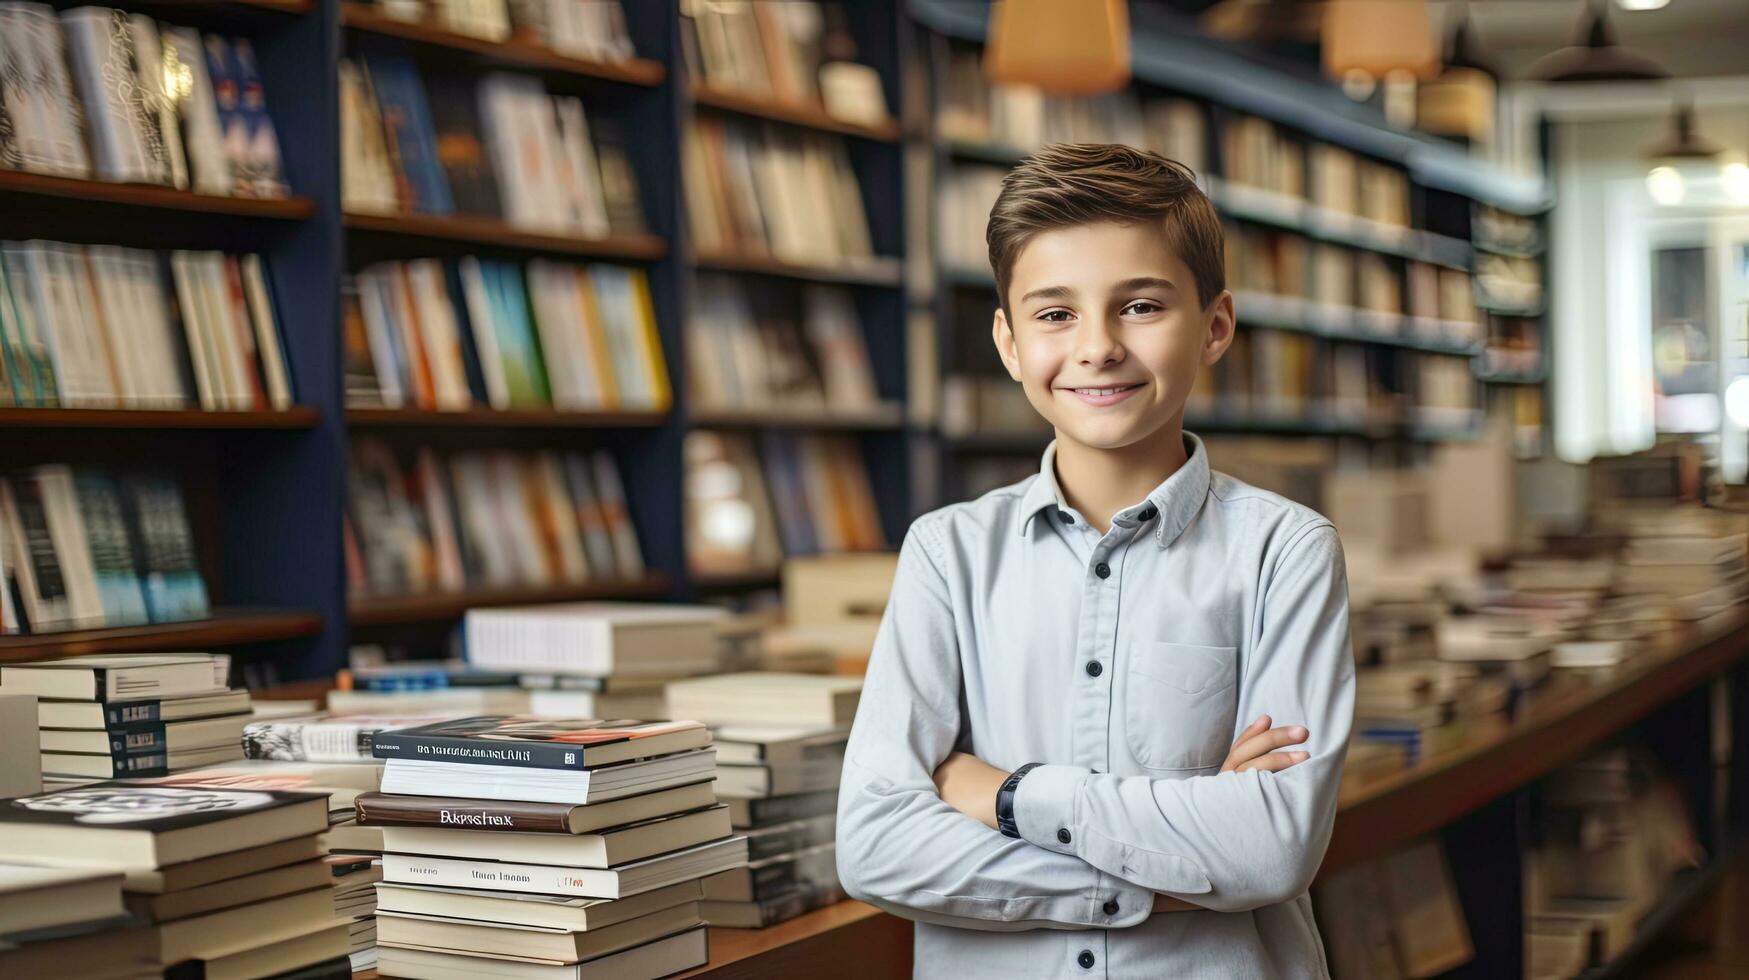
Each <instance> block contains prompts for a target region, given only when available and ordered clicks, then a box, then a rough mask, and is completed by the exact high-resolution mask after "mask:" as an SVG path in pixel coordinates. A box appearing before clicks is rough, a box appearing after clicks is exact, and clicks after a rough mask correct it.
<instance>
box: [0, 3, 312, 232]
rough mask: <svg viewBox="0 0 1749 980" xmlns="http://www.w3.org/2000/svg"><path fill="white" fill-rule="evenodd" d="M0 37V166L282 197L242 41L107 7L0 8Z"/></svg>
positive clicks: (250, 54) (271, 138)
mask: <svg viewBox="0 0 1749 980" xmlns="http://www.w3.org/2000/svg"><path fill="white" fill-rule="evenodd" d="M0 39H3V40H0V75H5V76H6V77H7V78H10V79H14V80H15V82H14V83H13V87H12V92H11V94H10V95H9V96H8V98H7V100H6V101H7V103H8V106H7V115H8V116H9V123H10V125H8V126H6V127H4V135H3V136H0V148H3V149H4V151H5V152H0V167H7V168H13V169H19V170H28V171H32V172H35V173H42V174H54V175H57V176H62V177H87V178H88V177H95V178H97V179H100V180H111V181H118V182H124V183H136V184H160V185H166V186H170V187H177V188H183V189H192V190H195V191H199V192H201V193H204V194H226V195H234V196H237V197H270V198H279V197H285V196H286V194H287V192H288V189H287V187H286V183H285V177H284V174H283V172H282V167H281V160H280V152H279V140H278V137H277V136H276V135H275V133H274V128H273V120H272V118H271V117H270V116H269V115H268V111H267V96H266V92H265V91H264V89H263V87H262V84H261V74H260V72H259V71H258V70H257V68H256V60H255V51H254V49H253V48H252V47H251V45H250V43H249V42H248V41H246V40H244V39H242V38H225V37H220V36H217V35H210V34H209V35H206V36H205V37H202V35H201V34H200V32H199V31H196V30H194V29H192V28H186V27H172V26H170V25H168V24H161V23H159V22H158V21H155V20H153V19H152V18H151V17H150V16H147V15H145V14H129V13H127V12H125V11H121V10H112V9H109V8H107V7H80V8H77V9H74V10H66V11H61V12H60V14H59V16H57V15H56V11H55V8H53V7H51V6H49V5H47V4H40V3H7V4H5V5H3V6H0ZM24 79H29V80H30V83H31V84H30V86H29V88H28V90H27V89H26V88H25V87H24V83H23V80H24ZM167 81H168V82H170V83H171V85H170V86H169V87H170V88H172V89H173V91H167V90H166V88H167V86H166V82H167ZM19 100H24V101H23V105H22V106H21V105H20V102H19Z"/></svg>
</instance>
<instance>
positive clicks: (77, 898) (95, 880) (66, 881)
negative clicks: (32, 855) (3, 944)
mask: <svg viewBox="0 0 1749 980" xmlns="http://www.w3.org/2000/svg"><path fill="white" fill-rule="evenodd" d="M121 883H122V876H121V875H120V874H117V873H115V872H111V871H107V870H95V871H86V870H76V869H67V868H40V867H29V866H26V865H22V864H0V925H3V926H4V928H5V932H6V933H7V934H13V933H22V932H32V931H35V930H38V929H49V928H53V927H56V926H64V925H71V924H73V923H76V922H96V921H100V920H103V919H113V918H116V917H117V916H120V915H123V914H124V913H125V912H126V909H124V908H123V907H122V896H121Z"/></svg>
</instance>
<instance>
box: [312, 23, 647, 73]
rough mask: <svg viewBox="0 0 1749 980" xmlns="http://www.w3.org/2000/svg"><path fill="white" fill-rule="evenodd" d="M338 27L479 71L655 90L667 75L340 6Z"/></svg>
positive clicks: (641, 65) (642, 65)
mask: <svg viewBox="0 0 1749 980" xmlns="http://www.w3.org/2000/svg"><path fill="white" fill-rule="evenodd" d="M340 22H341V23H342V24H343V25H345V26H346V28H347V29H348V30H351V31H358V32H362V33H366V34H374V35H377V36H379V37H385V38H394V39H396V40H398V41H400V42H402V43H404V44H409V45H414V46H417V47H419V48H422V49H424V50H425V51H427V52H445V53H449V54H452V55H460V56H462V57H463V60H465V61H467V62H469V63H472V64H477V65H488V66H502V67H506V68H522V69H525V70H532V71H536V72H540V73H543V74H546V75H560V76H570V77H575V78H591V79H599V80H602V81H609V82H619V83H622V84H625V85H639V86H643V87H646V88H652V87H655V86H657V85H661V84H662V80H663V79H664V78H665V77H666V76H667V70H666V69H664V68H663V67H662V64H661V62H657V61H651V60H649V59H648V58H632V59H629V60H627V61H595V60H593V59H589V58H576V57H572V56H571V55H567V54H560V53H559V52H557V51H554V50H553V49H552V48H549V47H547V46H546V45H544V44H536V43H531V42H529V41H523V40H516V39H512V40H508V41H489V40H486V39H485V38H478V37H473V36H471V35H468V34H458V33H456V32H454V31H450V30H445V29H444V28H441V27H436V26H433V25H430V24H423V23H409V22H408V21H404V20H396V19H395V18H393V17H387V16H384V15H382V14H379V13H377V12H376V11H374V10H371V9H369V8H367V7H365V6H363V5H361V4H357V3H342V4H341V5H340Z"/></svg>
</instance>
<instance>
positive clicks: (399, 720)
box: [242, 715, 433, 762]
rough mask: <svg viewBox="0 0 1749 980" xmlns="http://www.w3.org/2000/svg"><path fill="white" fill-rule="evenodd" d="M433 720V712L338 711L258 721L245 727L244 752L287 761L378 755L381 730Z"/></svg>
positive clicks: (262, 757)
mask: <svg viewBox="0 0 1749 980" xmlns="http://www.w3.org/2000/svg"><path fill="white" fill-rule="evenodd" d="M431 720H433V718H432V716H431V715H413V716H407V717H375V716H370V715H338V716H329V717H323V718H287V719H281V720H275V721H257V722H252V723H250V724H249V725H248V726H247V727H245V728H244V729H243V732H242V739H243V755H244V757H245V758H249V759H272V760H279V761H284V762H352V761H358V760H365V759H371V758H375V756H374V755H373V754H372V752H371V750H372V747H373V745H374V740H375V738H376V736H377V734H378V733H379V732H383V731H388V730H391V729H398V728H406V727H408V726H410V725H416V724H418V723H420V722H429V721H431Z"/></svg>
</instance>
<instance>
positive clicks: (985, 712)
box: [838, 145, 1354, 978]
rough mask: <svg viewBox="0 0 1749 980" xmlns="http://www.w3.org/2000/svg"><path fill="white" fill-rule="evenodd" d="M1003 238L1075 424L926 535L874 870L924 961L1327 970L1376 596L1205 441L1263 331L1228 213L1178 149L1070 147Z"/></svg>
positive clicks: (924, 526)
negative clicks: (1351, 605)
mask: <svg viewBox="0 0 1749 980" xmlns="http://www.w3.org/2000/svg"><path fill="white" fill-rule="evenodd" d="M987 238H988V241H989V245H990V263H991V266H992V267H993V269H994V271H995V275H996V283H997V291H998V295H999V298H1000V308H999V309H998V310H997V311H996V313H995V316H994V323H993V327H992V333H993V336H994V339H995V343H996V350H997V352H998V353H999V354H1000V355H1001V358H1002V363H1003V364H1004V365H1005V366H1006V367H1007V369H1008V373H1009V374H1010V375H1011V376H1012V377H1013V378H1014V379H1015V380H1016V381H1018V382H1019V383H1020V385H1021V386H1022V388H1023V389H1024V391H1025V393H1026V397H1027V400H1028V401H1029V402H1030V403H1031V404H1032V406H1033V407H1034V408H1035V409H1036V410H1037V411H1038V412H1039V414H1041V415H1043V416H1044V417H1045V418H1046V419H1047V420H1048V421H1049V422H1050V423H1051V425H1052V426H1053V427H1054V428H1055V430H1056V439H1055V441H1054V442H1053V443H1052V444H1051V446H1050V447H1049V448H1047V449H1046V450H1045V453H1044V458H1043V460H1042V462H1041V464H1040V467H1039V472H1038V474H1037V475H1035V476H1032V477H1029V478H1027V479H1026V480H1023V481H1022V482H1020V483H1018V484H1015V485H1013V486H1010V487H1005V488H1003V489H1000V490H996V491H993V492H991V493H989V494H986V495H985V496H983V497H981V498H979V499H978V500H975V501H971V502H968V503H963V504H956V505H953V506H950V507H946V508H943V509H942V510H939V511H936V512H934V513H931V514H927V515H925V516H923V517H921V518H919V519H918V520H917V521H916V522H915V523H914V524H913V525H912V527H911V530H910V533H909V534H908V535H907V536H906V538H905V543H904V546H903V547H902V549H901V550H900V554H899V568H898V574H897V576H896V579H895V581H894V585H893V592H892V597H891V599H890V601H889V605H888V607H887V611H886V617H885V619H884V620H883V622H882V625H881V629H880V632H879V635H878V637H877V639H876V641H875V648H874V653H873V656H872V658H871V660H870V663H869V671H868V678H867V682H866V685H865V687H864V690H863V696H862V702H861V706H860V708H859V709H858V711H857V716H856V722H855V725H854V727H853V729H852V732H851V737H850V745H849V748H848V751H847V755H846V760H845V767H844V782H843V786H842V789H841V792H840V795H839V805H838V868H839V874H840V877H841V878H842V880H843V882H844V886H845V889H846V890H847V891H848V892H849V893H850V894H851V895H853V896H855V897H857V898H861V899H863V900H865V901H869V902H873V903H875V904H876V905H879V906H881V907H883V908H885V909H888V910H890V911H892V912H894V913H896V914H898V915H902V916H904V917H906V918H909V919H913V920H915V921H916V923H917V926H916V949H915V953H916V958H915V964H916V973H917V975H918V976H929V977H937V976H939V977H955V978H964V977H984V976H989V977H1064V976H1067V977H1074V976H1098V977H1246V978H1252V977H1325V976H1328V970H1327V968H1326V966H1325V963H1324V955H1323V947H1322V944H1321V942H1320V940H1319V937H1318V932H1317V927H1316V925H1315V923H1314V922H1313V918H1312V907H1311V901H1310V898H1309V896H1308V894H1307V889H1308V887H1309V885H1310V883H1311V880H1312V877H1313V875H1314V874H1315V873H1316V871H1317V868H1318V864H1319V862H1320V861H1321V859H1322V857H1323V853H1324V848H1325V846H1326V844H1327V843H1328V841H1329V836H1330V828H1331V824H1332V822H1333V819H1334V814H1335V809H1336V789H1337V782H1338V780H1339V778H1340V776H1341V770H1342V756H1343V750H1344V747H1345V745H1346V743H1347V740H1348V733H1349V728H1350V724H1351V716H1352V709H1353V696H1354V669H1353V659H1352V656H1351V653H1350V648H1349V635H1348V600H1347V585H1346V581H1345V579H1344V573H1343V561H1342V551H1341V545H1340V543H1339V542H1338V540H1337V537H1336V533H1335V530H1334V528H1333V527H1332V526H1331V525H1330V523H1329V522H1328V521H1326V520H1325V519H1323V518H1322V517H1320V516H1318V515H1317V514H1316V513H1314V512H1312V511H1311V510H1309V509H1307V508H1305V507H1302V506H1300V505H1298V504H1295V503H1292V502H1289V501H1287V500H1285V499H1283V498H1281V497H1278V496H1276V495H1274V494H1271V493H1267V492H1264V491H1262V490H1258V489H1255V488H1252V487H1249V486H1246V485H1245V484H1243V483H1240V482H1239V481H1237V480H1234V479H1232V478H1230V477H1227V476H1225V475H1223V474H1219V473H1214V472H1211V470H1210V469H1209V461H1208V457H1207V452H1206V450H1205V449H1204V447H1203V445H1202V442H1201V441H1200V440H1198V439H1197V438H1196V437H1195V436H1194V435H1191V434H1189V433H1187V432H1185V431H1184V430H1183V422H1184V404H1185V400H1186V398H1187V396H1188V395H1189V394H1190V389H1191V385H1192V383H1193V382H1194V380H1195V378H1196V375H1197V372H1198V371H1199V369H1201V368H1202V367H1203V366H1205V365H1211V364H1214V363H1215V362H1216V361H1218V360H1219V359H1220V357H1221V355H1222V354H1223V353H1224V352H1225V351H1226V349H1227V346H1228V345H1229V344H1230V343H1231V342H1232V338H1233V330H1234V319H1233V302H1232V296H1231V294H1229V293H1228V292H1227V291H1226V290H1225V288H1224V284H1225V277H1224V273H1223V270H1222V259H1223V251H1222V243H1221V226H1220V221H1219V219H1218V218H1217V217H1216V216H1215V213H1214V210H1213V208H1212V206H1211V205H1210V204H1209V201H1208V198H1207V197H1205V196H1204V195H1203V193H1202V192H1201V191H1200V190H1199V189H1198V188H1197V186H1196V184H1195V181H1194V179H1193V177H1192V176H1191V174H1190V172H1189V171H1187V170H1186V169H1185V168H1183V167H1181V166H1179V165H1178V164H1175V163H1172V162H1170V161H1167V160H1164V159H1162V158H1160V157H1158V156H1155V155H1153V154H1149V153H1144V152H1141V151H1138V150H1134V149H1130V148H1128V147H1123V146H1106V145H1073V146H1067V145H1065V146H1053V147H1049V148H1046V149H1045V150H1043V151H1041V152H1039V153H1038V154H1036V155H1034V156H1033V157H1032V158H1030V159H1029V160H1027V161H1026V162H1024V163H1022V164H1021V165H1020V166H1018V167H1016V168H1015V170H1014V171H1013V172H1012V173H1011V174H1009V176H1008V177H1007V179H1006V180H1005V181H1004V182H1003V189H1002V193H1001V195H1000V197H999V198H998V199H997V202H996V206H995V207H994V208H993V209H992V211H991V213H990V224H989V229H988V233H987ZM1247 719H1255V720H1254V721H1250V723H1249V724H1247ZM1272 724H1274V725H1275V727H1271V726H1272ZM1294 746H1298V748H1294Z"/></svg>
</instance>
